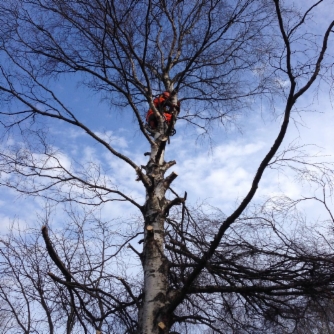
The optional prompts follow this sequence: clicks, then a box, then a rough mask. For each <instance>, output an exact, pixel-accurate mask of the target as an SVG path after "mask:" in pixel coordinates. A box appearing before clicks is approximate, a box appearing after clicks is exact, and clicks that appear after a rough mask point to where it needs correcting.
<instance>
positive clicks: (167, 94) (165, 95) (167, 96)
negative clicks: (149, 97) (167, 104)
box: [162, 92, 170, 99]
mask: <svg viewBox="0 0 334 334" xmlns="http://www.w3.org/2000/svg"><path fill="white" fill-rule="evenodd" d="M162 95H163V96H164V97H165V98H166V99H168V98H169V97H170V92H163V93H162Z"/></svg>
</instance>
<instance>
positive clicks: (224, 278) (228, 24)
mask: <svg viewBox="0 0 334 334" xmlns="http://www.w3.org/2000/svg"><path fill="white" fill-rule="evenodd" d="M325 2H326V1H318V2H314V3H312V4H310V6H309V7H308V9H306V10H305V8H303V10H302V11H298V10H297V8H296V6H293V5H291V4H289V3H288V2H285V1H279V0H239V1H228V0H226V1H218V0H216V1H214V0H211V1H208V0H198V1H191V2H190V1H187V2H184V1H178V0H168V1H164V0H157V1H150V0H147V1H135V0H121V1H109V0H105V1H101V0H92V1H86V0H82V1H65V0H15V1H3V2H2V3H1V4H0V14H1V15H0V20H1V25H0V35H1V37H0V41H1V44H0V45H1V46H0V50H1V64H2V65H1V74H2V77H1V79H0V92H1V98H2V101H3V103H2V107H1V112H0V117H1V118H0V119H1V124H2V127H3V130H4V133H5V134H8V133H10V134H17V135H22V136H23V138H24V144H22V145H21V146H18V147H16V148H15V147H13V146H7V147H5V148H4V149H3V150H2V152H1V161H0V164H1V165H0V166H1V172H2V173H3V174H7V177H5V178H3V181H2V184H3V185H5V186H7V187H11V188H14V189H16V190H17V191H19V192H22V193H24V194H30V195H35V196H41V197H44V198H47V199H48V200H52V201H56V202H59V203H61V202H65V201H66V202H71V203H73V204H74V203H76V204H78V205H83V206H85V205H86V206H87V207H90V206H98V205H101V204H102V203H105V202H112V201H124V202H127V203H128V204H129V205H130V206H133V207H134V208H136V209H137V211H138V214H140V216H141V221H142V224H141V225H138V223H135V222H127V224H126V226H129V230H128V231H127V232H126V233H123V234H121V233H120V234H119V235H117V237H116V236H115V233H116V232H115V230H113V228H112V224H111V223H103V222H101V221H99V220H98V219H97V220H95V221H96V224H97V226H96V231H95V232H94V233H93V231H92V230H89V231H88V230H87V229H86V228H85V224H84V222H85V219H82V221H81V222H80V220H79V219H77V217H76V216H75V214H73V212H72V213H70V215H69V216H70V217H71V219H72V225H71V224H70V225H69V226H72V227H71V228H70V227H69V230H68V231H69V234H68V235H66V233H65V234H64V235H63V237H59V236H57V234H56V233H55V234H51V233H49V228H48V224H46V225H45V226H44V227H43V228H42V235H43V240H44V243H45V245H44V248H43V250H41V245H40V243H39V242H38V239H37V241H36V239H33V240H34V241H33V242H31V243H29V242H25V243H23V242H21V244H20V247H18V249H19V251H18V253H16V251H15V248H13V247H12V245H13V243H15V242H18V241H13V242H10V240H11V239H6V238H4V239H3V241H2V245H3V248H1V252H2V253H1V256H2V259H3V260H2V266H3V267H4V270H3V271H2V280H4V281H6V280H9V281H10V282H13V285H11V284H7V285H4V286H3V287H2V288H1V298H2V301H3V302H4V303H5V305H6V306H5V307H4V310H5V312H8V314H12V315H13V316H14V321H15V323H16V324H17V326H18V327H17V328H19V330H20V331H22V332H24V333H29V332H32V330H33V328H34V330H35V331H38V330H40V331H43V330H45V329H43V328H48V329H47V330H48V331H50V332H55V331H56V330H62V329H63V328H65V327H66V331H67V333H74V332H75V331H79V332H80V331H81V332H85V333H89V332H91V328H92V327H93V328H94V329H96V331H97V332H102V333H123V332H124V333H143V334H144V333H145V334H148V333H152V334H153V333H171V332H172V331H174V333H175V331H176V332H179V333H187V332H191V333H195V332H196V331H198V332H200V333H204V332H207V333H227V332H231V333H243V332H249V333H251V332H252V333H254V332H255V331H257V330H258V331H260V330H263V331H266V330H268V328H270V327H269V326H272V324H273V323H274V324H276V325H277V324H280V325H281V326H283V327H284V328H286V329H287V330H290V329H291V331H292V330H293V328H294V327H293V326H294V324H295V323H296V322H298V321H299V320H300V319H303V317H304V314H305V312H306V310H307V309H309V308H310V305H314V300H321V301H322V302H323V301H324V300H325V301H326V299H328V300H329V299H330V298H331V296H332V291H333V281H334V274H333V272H334V271H333V261H332V258H333V251H332V248H331V246H330V243H329V238H330V237H329V236H327V237H326V238H325V237H324V236H320V235H319V234H314V233H312V231H307V229H306V227H304V228H302V225H303V221H302V219H301V217H300V216H299V215H298V214H297V213H295V212H294V211H293V210H292V208H296V207H297V206H298V203H299V201H295V202H293V201H291V200H289V199H288V198H284V197H283V198H279V199H278V198H273V199H271V200H270V201H269V200H268V201H267V203H266V204H264V205H263V206H260V207H257V206H256V203H252V200H253V198H254V195H255V193H256V191H257V189H258V187H259V184H260V181H261V179H262V177H263V174H264V172H265V170H266V169H267V168H269V167H272V168H275V167H279V168H284V167H292V168H293V169H294V170H295V171H297V172H300V174H303V175H304V177H305V178H306V177H307V175H312V182H315V183H316V184H317V185H318V186H319V185H320V184H321V185H322V186H323V187H324V189H327V188H326V187H327V185H328V184H330V182H331V181H330V180H331V176H332V172H333V169H332V166H331V165H329V164H325V163H319V162H310V161H309V160H308V159H307V158H306V157H303V156H301V155H299V153H298V152H300V150H301V148H298V147H292V146H291V147H290V149H288V150H287V151H283V152H281V153H279V149H280V147H281V145H282V142H283V139H284V138H285V136H286V132H287V129H288V126H289V122H290V120H291V112H292V111H293V109H294V108H295V107H296V103H297V101H298V99H299V98H300V97H301V96H303V95H304V94H305V93H307V92H308V91H309V89H310V87H311V86H312V85H314V84H315V82H316V81H317V80H318V79H321V78H326V77H328V73H330V71H329V70H330V69H331V64H332V63H331V61H330V54H328V50H329V46H328V43H329V42H330V41H331V33H332V31H333V26H334V21H331V22H329V23H328V25H327V26H326V27H325V29H324V30H323V31H322V32H321V34H322V35H321V37H319V36H318V35H316V33H317V32H316V31H312V30H311V29H313V28H312V25H311V26H308V23H309V21H310V20H309V19H310V17H311V15H312V14H313V12H315V11H316V10H317V9H318V8H319V7H320V6H321V5H322V4H323V3H325ZM319 29H320V27H319ZM319 34H320V32H319ZM63 78H67V79H69V80H76V81H79V82H80V84H81V85H84V86H85V87H88V88H89V89H90V90H91V91H92V92H96V93H97V94H99V96H100V97H101V98H103V99H105V100H107V101H108V102H109V103H110V104H111V106H112V107H117V108H118V109H122V108H123V109H125V110H127V111H131V112H132V114H133V116H134V119H135V125H134V124H132V125H130V124H129V125H128V126H132V127H135V126H136V128H137V129H139V130H140V133H141V134H142V136H143V138H145V139H146V141H147V143H148V144H149V145H150V152H148V153H145V155H147V156H148V162H147V164H146V165H145V166H140V165H139V164H138V163H136V161H134V160H133V159H131V158H130V157H129V156H127V155H126V154H125V153H124V152H123V151H122V150H119V149H117V148H116V147H115V145H113V142H112V141H111V140H110V141H108V140H107V139H105V137H104V136H101V135H99V134H98V133H96V132H94V130H93V128H92V127H91V126H90V125H89V124H86V123H85V122H84V121H83V120H82V119H81V117H80V112H79V111H78V110H73V108H71V107H69V105H67V104H66V103H65V101H63V100H62V99H61V98H60V97H59V96H57V94H56V92H55V90H54V84H55V81H56V80H58V79H63ZM162 91H166V92H168V93H170V98H169V101H168V105H167V106H166V113H169V114H170V115H171V121H170V122H169V123H167V122H166V121H165V117H164V115H163V112H162V111H161V108H160V107H159V106H157V105H156V104H155V103H154V98H155V95H156V94H157V93H159V92H162ZM260 100H261V101H265V102H263V103H265V106H266V107H267V108H268V109H270V108H274V107H275V106H276V107H278V106H279V107H280V108H282V110H283V117H282V124H281V126H280V128H279V129H277V136H276V139H275V141H274V143H273V144H272V145H270V148H269V149H268V151H267V153H266V155H265V156H264V158H263V160H262V162H261V163H260V164H259V166H258V169H257V171H256V173H255V175H254V178H253V182H252V185H251V187H250V189H249V190H248V191H246V195H245V196H244V198H243V199H242V200H241V201H240V203H239V205H238V206H237V207H236V209H235V211H234V212H233V213H232V214H230V215H228V216H225V215H224V214H223V213H221V212H220V211H218V210H217V211H216V212H215V214H212V215H208V214H205V213H204V212H202V211H201V208H200V207H199V208H191V206H190V205H189V206H188V205H186V200H187V193H185V194H184V195H182V196H181V195H179V194H177V193H176V192H175V191H174V190H173V189H172V188H171V184H172V182H173V181H174V180H175V179H176V178H177V174H176V173H175V172H171V173H170V174H168V175H167V176H166V175H165V174H166V173H167V171H168V170H169V169H170V168H171V167H172V166H173V165H175V163H176V162H175V161H165V159H164V153H165V150H166V147H168V146H166V144H167V143H168V141H170V140H171V138H170V135H171V134H172V132H173V130H174V129H176V130H177V122H181V121H186V122H188V123H189V124H190V125H192V126H194V127H198V128H200V129H202V131H203V132H205V133H206V132H208V133H209V130H210V129H211V128H212V127H214V126H216V125H217V124H221V123H222V124H225V123H229V122H233V121H235V117H236V116H237V115H238V113H241V114H242V113H243V112H246V111H247V110H249V109H250V108H252V107H253V106H258V105H259V101H260ZM180 104H181V112H180V108H179V105H180ZM148 106H149V108H150V109H151V110H152V112H153V115H154V118H155V121H156V126H155V127H154V128H149V127H148V126H147V125H145V121H144V118H145V113H146V111H147V109H148ZM43 119H48V120H49V122H50V123H49V124H64V123H67V124H68V125H71V126H73V127H76V128H78V129H80V130H82V131H83V132H84V133H86V136H87V137H89V138H90V139H92V140H94V141H95V143H97V144H99V145H101V146H102V147H103V148H104V149H105V150H106V152H107V153H108V154H110V155H111V156H113V157H114V158H115V159H119V160H120V161H121V162H123V163H124V164H125V165H126V166H129V167H130V168H131V169H132V170H133V171H134V173H135V174H136V175H137V181H139V182H141V184H142V185H143V188H144V189H145V192H146V200H145V202H144V203H138V202H137V200H136V199H135V198H132V197H131V196H130V195H129V194H127V193H126V192H125V191H122V190H120V189H119V187H117V184H115V181H114V180H112V179H111V178H109V177H108V176H107V175H106V174H105V173H104V172H103V166H100V165H98V163H91V164H89V165H87V166H78V165H77V164H75V162H74V161H73V165H72V166H68V165H66V164H64V163H63V161H62V159H61V157H60V155H59V152H57V151H55V149H54V148H53V146H52V145H49V143H48V141H47V133H46V131H45V130H44V129H41V127H40V126H38V125H39V124H40V123H39V122H42V121H43ZM3 138H6V136H4V137H3ZM291 152H292V154H291ZM37 153H38V154H37ZM324 175H325V176H326V177H324ZM134 179H135V178H134ZM168 191H169V193H170V195H167V193H168ZM303 200H306V199H303ZM313 200H316V201H318V202H320V203H321V204H322V205H323V207H324V208H325V210H327V212H328V213H330V209H329V207H328V205H327V204H326V203H327V202H326V201H327V196H326V194H325V192H324V197H323V198H321V199H320V198H313ZM330 217H331V220H332V215H331V214H330ZM287 219H289V220H290V221H291V223H294V226H296V229H294V230H293V231H292V232H291V233H287V231H285V230H284V228H283V227H282V226H283V223H284V222H286V220H287ZM74 222H75V225H74V226H75V228H73V224H74ZM319 233H320V232H319ZM139 236H141V237H142V238H141V240H140V241H139V242H140V244H141V245H142V251H138V250H137V248H136V247H134V246H133V245H132V244H131V241H132V240H134V239H135V238H137V237H139ZM10 238H14V237H13V236H11V237H10ZM113 238H114V240H113ZM13 240H19V239H15V238H14V239H13ZM94 241H96V243H95V245H96V246H95V247H90V245H91V244H92V243H93V242H94ZM45 246H46V248H45ZM125 246H128V247H129V249H127V250H125ZM25 249H26V250H27V252H26V253H27V255H28V258H29V261H32V262H28V263H29V264H27V263H26V262H25V261H23V258H22V255H23V253H24V250H25ZM34 249H35V253H33V256H31V257H29V252H30V251H31V250H34ZM28 250H29V252H28ZM46 251H47V253H48V257H46V253H45V252H46ZM128 252H132V253H133V254H135V256H137V257H138V263H140V264H141V271H140V273H141V274H142V277H141V278H138V276H139V274H138V271H137V272H136V273H134V274H133V276H132V277H129V276H128V274H127V273H126V270H125V269H124V266H126V264H125V263H123V264H122V256H123V255H124V254H125V253H128ZM12 259H16V260H17V261H18V263H13V262H12ZM51 260H52V261H51ZM20 261H23V262H22V263H21V264H20ZM33 262H35V265H33ZM30 263H31V264H30ZM42 263H43V264H42ZM41 266H42V267H41ZM28 268H29V270H28ZM6 277H10V278H6ZM26 280H27V281H29V283H27V284H26V283H25V282H26ZM7 282H8V281H7ZM51 282H53V285H52V284H51ZM14 286H15V287H19V288H18V289H17V290H16V289H14V290H13V291H10V290H11V288H13V287H14ZM44 287H46V288H47V289H48V290H47V291H48V292H47V293H46V292H45V289H44ZM30 289H32V290H30ZM17 295H20V298H18V299H17V301H15V302H13V298H15V297H16V296H17ZM33 303H36V305H38V307H41V308H42V309H43V310H44V313H43V314H44V315H45V316H46V318H44V319H39V320H38V319H37V320H36V319H35V320H34V321H33V318H34V317H33V315H32V313H33V311H32V309H33V308H34V307H37V306H34V305H33ZM269 324H270V325H269ZM38 326H41V327H40V329H38ZM43 326H46V327H43ZM15 330H17V329H14V331H15Z"/></svg>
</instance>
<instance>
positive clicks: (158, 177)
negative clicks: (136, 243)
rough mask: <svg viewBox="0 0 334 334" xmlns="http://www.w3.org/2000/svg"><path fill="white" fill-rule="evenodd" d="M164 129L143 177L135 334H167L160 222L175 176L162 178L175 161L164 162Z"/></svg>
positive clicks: (165, 264)
mask: <svg viewBox="0 0 334 334" xmlns="http://www.w3.org/2000/svg"><path fill="white" fill-rule="evenodd" d="M174 98H175V100H176V97H174ZM165 131H166V127H165V126H164V125H163V124H159V126H158V129H157V132H156V134H155V136H154V143H155V145H152V146H151V155H150V160H149V162H148V163H147V165H146V175H147V176H148V177H149V178H150V180H151V182H152V186H151V187H150V188H149V189H147V190H146V203H145V205H144V210H143V214H144V218H145V236H144V246H143V254H142V265H143V271H144V288H143V300H142V304H141V308H140V310H139V317H138V318H139V319H138V320H139V329H138V334H167V333H169V329H170V320H171V315H168V314H166V305H167V303H168V300H167V299H168V296H167V291H168V261H167V259H166V257H165V255H164V223H165V215H166V208H167V206H168V203H169V201H168V200H167V199H166V197H165V195H166V191H167V189H168V187H169V185H170V183H171V182H172V180H173V179H174V178H175V177H176V174H175V173H172V174H171V176H169V177H167V178H165V175H164V174H165V172H166V171H167V169H168V168H169V167H171V166H172V165H174V164H175V162H168V163H166V162H165V161H164V151H165V145H166V140H167V138H166V136H165Z"/></svg>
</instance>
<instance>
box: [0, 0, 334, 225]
mask: <svg viewBox="0 0 334 334" xmlns="http://www.w3.org/2000/svg"><path fill="white" fill-rule="evenodd" d="M308 3H311V1H308ZM330 8H333V7H330ZM319 9H320V11H319V14H318V16H316V17H315V18H314V22H316V23H315V26H316V27H317V28H319V29H320V28H321V27H322V25H323V24H325V22H326V19H327V18H329V17H330V16H331V11H329V10H328V6H323V7H319ZM53 86H54V91H55V93H56V94H57V95H58V96H59V97H60V98H61V99H62V101H64V103H65V104H67V105H69V106H70V107H71V110H73V111H74V112H75V114H76V115H77V117H78V118H79V119H80V121H82V122H83V123H84V124H86V125H88V126H89V127H90V128H91V129H92V130H93V131H94V132H95V133H97V134H99V135H101V136H102V137H104V138H109V140H110V142H111V143H112V145H114V147H115V148H116V149H117V150H119V151H120V152H122V153H124V154H125V155H128V156H129V157H130V158H131V159H133V160H134V161H135V162H136V163H137V164H138V165H141V164H146V161H147V158H145V157H144V155H143V153H144V152H146V151H148V150H149V147H148V145H147V143H146V142H145V140H144V139H143V137H142V135H141V134H140V133H139V130H138V129H137V128H136V124H135V122H134V119H133V116H132V114H131V112H130V111H129V110H127V109H122V110H118V109H117V108H116V107H114V106H113V107H111V106H110V104H108V103H107V102H106V101H101V96H99V95H98V94H94V93H92V92H91V91H90V90H89V89H88V88H85V87H83V86H79V85H78V84H77V81H76V80H75V78H74V79H73V78H70V77H68V78H66V79H65V78H60V79H59V80H58V81H56V82H55V83H54V84H53ZM315 88H319V90H318V92H317V93H315V91H314V89H311V90H310V91H309V92H307V94H306V95H305V97H303V98H302V99H300V101H298V105H297V106H298V108H299V109H300V110H303V111H301V112H300V114H296V115H294V120H295V121H296V122H295V123H294V122H291V124H290V128H289V130H288V135H287V137H286V139H285V141H284V143H283V146H288V145H289V143H291V142H294V143H296V144H297V143H299V144H300V145H302V144H315V145H316V146H309V147H308V148H307V150H308V152H309V153H310V154H315V153H316V154H318V152H321V154H322V155H324V157H323V158H319V159H324V160H332V156H333V153H334V152H333V144H332V143H333V140H334V134H333V125H334V114H333V110H332V104H331V99H330V93H329V87H328V86H326V85H324V84H323V85H321V86H320V87H315ZM181 98H182V96H181ZM275 107H276V108H277V106H275ZM2 108H4V105H2ZM147 108H148V106H147ZM147 108H143V109H142V110H141V112H142V115H143V117H144V115H145V113H146V110H147ZM304 110H307V111H304ZM281 112H282V111H281V110H280V109H279V107H278V108H277V110H276V111H275V113H273V112H272V111H271V110H269V109H268V106H265V105H264V106H263V107H261V106H258V107H257V108H256V107H254V108H253V110H249V112H248V113H247V114H245V115H243V116H239V117H238V118H237V122H236V125H231V126H228V127H227V128H224V127H220V128H215V129H214V130H213V132H212V137H211V141H210V140H209V139H208V138H206V137H204V138H203V137H202V136H201V133H200V132H198V131H197V130H196V129H193V128H189V127H187V126H186V124H185V123H184V121H182V120H181V121H179V122H178V123H177V126H176V130H177V134H176V135H175V136H174V137H172V139H171V144H170V145H168V146H167V151H166V160H176V161H177V165H176V166H174V167H173V168H172V169H171V170H175V171H176V172H177V173H178V175H179V177H178V178H177V179H176V180H175V181H174V183H173V188H174V189H175V190H177V191H178V192H179V193H180V194H183V193H184V191H187V193H188V201H189V203H190V204H195V203H197V202H201V201H203V200H206V201H207V202H208V203H210V204H211V205H213V206H215V207H218V208H220V209H221V210H222V211H224V212H225V213H226V214H228V213H231V211H232V210H233V208H234V207H235V205H236V203H238V201H240V200H241V199H242V198H243V196H244V195H245V194H246V192H247V191H248V189H249V187H250V184H251V181H252V178H253V175H254V173H255V171H256V169H257V167H258V165H259V163H260V161H261V159H262V158H263V157H264V155H265V153H266V152H267V151H268V149H269V148H270V147H271V145H272V144H273V142H274V139H275V136H276V134H277V133H278V129H279V126H280V122H281V117H280V115H281ZM181 116H182V111H181ZM182 122H183V123H182ZM42 126H43V128H44V129H47V133H48V137H49V139H50V141H51V142H52V145H53V147H54V148H55V149H57V150H59V152H61V159H62V162H64V163H65V164H66V166H71V165H73V161H72V159H74V160H75V162H76V163H79V164H82V165H85V164H88V163H89V162H94V163H97V164H99V165H101V166H102V167H103V172H104V173H105V175H106V176H108V177H109V178H110V179H111V180H112V181H114V182H115V184H117V185H118V186H119V187H120V189H122V190H124V191H125V192H126V193H127V194H129V195H131V196H132V197H133V198H135V199H136V200H138V202H139V203H140V204H142V203H143V201H144V188H143V186H142V185H141V184H140V183H139V182H135V178H136V175H135V173H134V171H133V170H132V169H131V168H129V167H128V166H126V164H124V163H123V162H121V161H119V160H117V158H115V157H113V156H111V155H110V154H109V153H108V152H107V151H106V150H105V149H104V148H103V147H101V145H100V144H98V143H95V142H94V141H93V140H92V139H90V138H89V137H88V136H87V134H86V133H84V131H82V130H81V129H76V128H73V127H72V126H70V125H67V124H64V123H63V122H61V121H55V120H52V121H51V120H46V121H45V123H43V124H42ZM10 140H11V141H12V142H13V143H18V142H19V141H20V140H21V139H20V138H19V137H11V138H10ZM1 177H6V176H4V175H2V176H1ZM310 191H311V190H310V189H309V186H308V185H306V184H301V183H300V182H299V181H298V182H297V183H296V182H294V176H293V174H292V173H291V171H287V172H286V173H285V174H283V173H281V174H278V173H277V171H270V170H269V171H267V172H266V173H265V175H264V178H263V180H262V181H261V183H260V188H259V190H258V193H257V197H256V198H257V200H261V199H264V198H265V197H266V196H273V195H276V194H279V193H284V194H286V195H287V196H291V197H297V196H300V194H302V193H307V194H309V193H310ZM44 205H45V201H44V200H42V199H38V198H31V197H27V196H23V195H19V194H17V193H16V192H15V191H14V190H10V189H7V188H4V187H2V188H1V194H0V220H1V227H0V228H1V230H2V231H5V230H6V226H8V224H9V223H10V222H11V221H13V219H17V220H19V221H20V222H21V224H22V225H25V224H27V225H34V224H36V213H37V212H40V211H43V208H44ZM59 209H60V212H61V208H59ZM101 210H102V212H103V216H105V217H108V219H111V218H115V217H123V216H124V215H125V214H132V212H134V213H135V212H137V210H134V211H131V210H133V209H132V208H131V206H129V205H127V204H124V203H113V205H111V204H107V205H105V206H103V207H102V206H101ZM308 210H309V211H310V207H309V206H308ZM311 211H312V208H311ZM311 211H310V214H311V216H314V212H313V211H314V210H313V211H312V212H311ZM61 217H62V215H61V214H59V215H56V216H55V220H59V221H60V220H61Z"/></svg>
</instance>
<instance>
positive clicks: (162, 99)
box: [146, 92, 180, 136]
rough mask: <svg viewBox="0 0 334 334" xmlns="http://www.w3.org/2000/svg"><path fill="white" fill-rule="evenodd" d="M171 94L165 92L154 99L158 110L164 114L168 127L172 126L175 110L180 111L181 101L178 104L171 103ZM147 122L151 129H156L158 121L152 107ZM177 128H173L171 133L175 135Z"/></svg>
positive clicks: (147, 115)
mask: <svg viewBox="0 0 334 334" xmlns="http://www.w3.org/2000/svg"><path fill="white" fill-rule="evenodd" d="M170 98H171V94H170V93H169V92H163V93H162V94H160V95H159V96H158V97H156V98H155V99H154V100H153V104H154V106H155V107H156V108H157V109H158V111H159V112H160V113H161V115H163V116H164V119H165V123H166V125H167V126H166V129H167V128H168V127H169V126H170V123H171V121H172V118H173V111H174V110H175V111H176V112H177V114H178V113H179V112H180V103H179V102H178V104H177V105H173V104H172V103H171V99H170ZM146 122H147V124H148V126H149V128H150V129H149V130H151V131H152V130H153V131H154V130H155V129H156V128H157V126H158V121H157V118H156V116H155V115H154V112H153V110H152V109H149V111H148V112H147V114H146ZM174 134H175V130H173V131H172V132H171V133H170V135H171V136H172V135H174Z"/></svg>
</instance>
